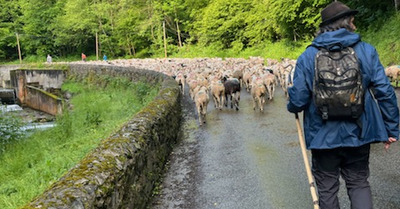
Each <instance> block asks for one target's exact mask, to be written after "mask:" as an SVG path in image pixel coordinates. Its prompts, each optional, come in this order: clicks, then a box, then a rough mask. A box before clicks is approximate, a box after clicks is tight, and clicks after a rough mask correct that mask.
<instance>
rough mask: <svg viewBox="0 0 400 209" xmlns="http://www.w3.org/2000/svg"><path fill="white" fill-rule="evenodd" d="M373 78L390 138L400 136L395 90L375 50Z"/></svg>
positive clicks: (376, 95) (374, 90)
mask: <svg viewBox="0 0 400 209" xmlns="http://www.w3.org/2000/svg"><path fill="white" fill-rule="evenodd" d="M371 58H372V59H371V63H372V65H373V67H372V70H373V76H372V78H371V82H372V85H373V93H374V96H375V98H376V100H377V102H378V106H379V109H380V110H381V113H382V117H383V121H384V123H385V127H386V131H387V132H388V135H389V136H390V137H394V138H396V139H398V136H399V109H398V106H397V97H396V93H395V91H394V88H393V87H392V86H391V84H390V82H389V79H388V78H387V76H386V74H385V70H384V68H383V66H382V64H381V63H380V61H379V57H378V53H377V52H376V50H375V49H374V51H373V53H372V57H371Z"/></svg>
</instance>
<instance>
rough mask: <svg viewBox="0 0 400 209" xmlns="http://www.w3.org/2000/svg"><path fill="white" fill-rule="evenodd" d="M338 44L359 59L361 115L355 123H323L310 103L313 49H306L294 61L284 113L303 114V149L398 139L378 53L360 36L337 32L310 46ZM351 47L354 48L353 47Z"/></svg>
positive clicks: (394, 102) (394, 100) (395, 112)
mask: <svg viewBox="0 0 400 209" xmlns="http://www.w3.org/2000/svg"><path fill="white" fill-rule="evenodd" d="M336 43H340V44H342V46H343V47H347V46H353V48H354V50H355V52H356V54H357V57H358V59H359V63H360V67H361V71H362V76H363V86H364V89H366V90H365V91H366V92H365V105H364V112H363V114H362V115H361V117H360V120H359V122H358V123H356V122H354V121H329V120H328V121H323V120H322V118H321V116H320V115H319V114H318V113H317V109H316V106H315V103H314V101H313V95H312V89H313V77H314V57H315V55H316V53H317V52H318V49H317V48H315V47H308V48H307V49H306V50H305V51H304V52H303V54H301V55H300V57H299V58H298V59H297V64H296V69H295V73H294V80H293V86H292V87H290V88H289V89H288V93H289V98H290V99H289V102H288V104H287V109H288V111H290V112H292V113H297V112H301V111H304V115H303V116H304V118H303V124H304V135H305V140H306V145H307V149H331V148H336V147H358V146H361V145H363V144H367V143H372V142H384V141H387V140H388V137H389V136H391V137H394V138H396V139H398V136H399V109H398V106H397V98H396V94H395V92H394V89H393V87H392V86H391V85H390V82H389V79H388V78H387V76H386V75H385V72H384V67H383V66H382V64H381V63H380V61H379V57H378V53H377V52H376V50H375V48H374V47H373V46H371V45H370V44H367V43H365V42H362V41H361V38H360V35H359V34H356V33H352V32H349V31H347V30H346V29H340V30H336V31H332V32H326V33H322V34H320V35H319V36H318V37H316V38H315V39H314V40H313V42H312V44H313V45H315V46H317V47H327V46H330V45H332V44H336ZM354 44H355V45H354Z"/></svg>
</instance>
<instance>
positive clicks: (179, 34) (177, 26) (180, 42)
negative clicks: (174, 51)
mask: <svg viewBox="0 0 400 209" xmlns="http://www.w3.org/2000/svg"><path fill="white" fill-rule="evenodd" d="M176 29H177V30H178V40H179V47H182V41H181V31H180V30H179V24H178V19H176Z"/></svg>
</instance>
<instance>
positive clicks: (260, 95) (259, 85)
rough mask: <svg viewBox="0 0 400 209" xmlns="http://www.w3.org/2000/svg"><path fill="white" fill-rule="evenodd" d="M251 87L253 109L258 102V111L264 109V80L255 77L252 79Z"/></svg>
mask: <svg viewBox="0 0 400 209" xmlns="http://www.w3.org/2000/svg"><path fill="white" fill-rule="evenodd" d="M251 85H252V87H251V97H252V98H253V109H254V110H256V104H257V102H258V107H259V108H260V111H261V112H263V111H264V103H265V93H266V91H267V90H266V88H265V86H264V81H263V80H262V79H261V78H260V77H256V78H254V79H253V81H252V84H251Z"/></svg>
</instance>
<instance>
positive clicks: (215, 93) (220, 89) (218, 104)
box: [210, 81, 225, 110]
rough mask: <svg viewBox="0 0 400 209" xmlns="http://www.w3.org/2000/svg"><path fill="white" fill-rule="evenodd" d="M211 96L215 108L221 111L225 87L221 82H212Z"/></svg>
mask: <svg viewBox="0 0 400 209" xmlns="http://www.w3.org/2000/svg"><path fill="white" fill-rule="evenodd" d="M210 89H211V95H212V97H213V99H214V107H215V108H218V109H219V110H221V109H222V106H223V104H224V96H225V87H224V84H223V83H222V82H221V81H216V82H212V83H211V85H210Z"/></svg>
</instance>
